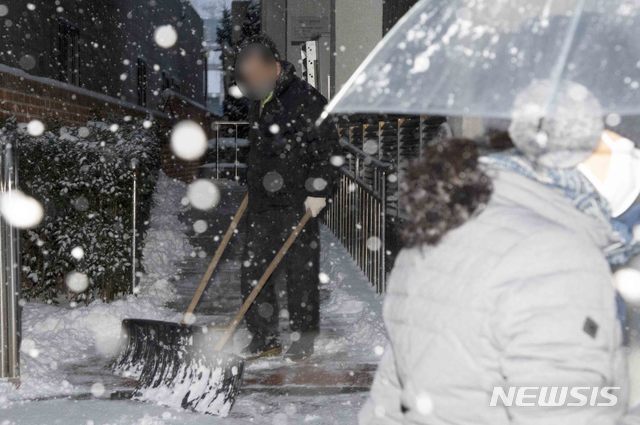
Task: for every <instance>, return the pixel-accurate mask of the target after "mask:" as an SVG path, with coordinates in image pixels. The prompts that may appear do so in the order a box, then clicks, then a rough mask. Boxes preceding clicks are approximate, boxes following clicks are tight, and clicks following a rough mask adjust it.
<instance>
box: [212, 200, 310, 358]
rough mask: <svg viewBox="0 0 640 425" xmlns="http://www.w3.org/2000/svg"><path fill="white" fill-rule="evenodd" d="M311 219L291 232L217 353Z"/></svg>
mask: <svg viewBox="0 0 640 425" xmlns="http://www.w3.org/2000/svg"><path fill="white" fill-rule="evenodd" d="M310 219H311V211H307V212H306V214H305V215H304V217H302V219H301V220H300V223H298V226H297V227H296V228H295V229H294V230H293V232H291V234H290V235H289V237H288V238H287V240H286V241H285V243H284V245H282V248H280V251H278V253H277V254H276V256H275V257H274V258H273V260H271V264H269V267H267V270H266V271H265V272H264V274H263V275H262V277H261V278H260V280H259V281H258V284H257V285H256V286H255V287H254V288H253V290H252V291H251V293H250V294H249V296H248V297H247V299H246V300H245V301H244V303H243V304H242V307H240V310H239V311H238V312H237V313H236V315H235V317H234V318H233V320H232V321H231V323H230V324H229V326H228V327H227V330H226V331H225V333H224V335H223V336H222V338H220V340H219V341H218V343H217V344H216V346H215V348H214V349H215V351H221V350H222V349H223V348H224V346H225V345H227V342H229V340H230V339H231V337H232V336H233V334H234V332H235V331H236V328H237V327H238V325H239V324H240V322H242V319H243V318H244V315H245V314H246V313H247V311H248V310H249V307H251V304H253V302H254V301H255V300H256V298H257V297H258V294H259V293H260V291H261V290H262V288H263V287H264V285H266V283H267V281H268V280H269V278H270V277H271V275H272V274H273V272H274V271H275V270H276V268H277V267H278V265H279V264H280V262H281V261H282V259H283V258H284V256H285V254H286V253H287V251H289V248H291V245H293V243H294V242H295V241H296V238H297V237H298V235H300V233H301V232H302V229H304V226H306V224H307V222H308V221H309V220H310Z"/></svg>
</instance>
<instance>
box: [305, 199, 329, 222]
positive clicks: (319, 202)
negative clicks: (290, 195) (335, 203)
mask: <svg viewBox="0 0 640 425" xmlns="http://www.w3.org/2000/svg"><path fill="white" fill-rule="evenodd" d="M326 206H327V200H326V199H325V198H317V197H315V196H307V199H305V201H304V207H305V209H306V210H307V211H311V215H312V216H314V217H317V216H318V214H320V213H321V212H322V210H323V209H324V207H326Z"/></svg>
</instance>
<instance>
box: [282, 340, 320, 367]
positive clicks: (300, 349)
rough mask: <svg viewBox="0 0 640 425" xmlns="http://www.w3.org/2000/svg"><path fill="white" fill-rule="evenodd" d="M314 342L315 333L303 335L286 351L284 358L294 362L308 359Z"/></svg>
mask: <svg viewBox="0 0 640 425" xmlns="http://www.w3.org/2000/svg"><path fill="white" fill-rule="evenodd" d="M315 340H316V334H315V333H303V334H302V335H301V336H300V339H298V340H297V341H293V343H292V344H291V347H289V349H288V350H287V354H286V357H287V358H288V359H291V360H294V361H297V360H304V359H307V358H309V357H310V356H311V355H312V354H313V345H314V342H315Z"/></svg>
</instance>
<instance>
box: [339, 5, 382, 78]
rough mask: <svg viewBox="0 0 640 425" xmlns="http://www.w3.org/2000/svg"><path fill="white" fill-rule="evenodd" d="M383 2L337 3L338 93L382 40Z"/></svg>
mask: <svg viewBox="0 0 640 425" xmlns="http://www.w3.org/2000/svg"><path fill="white" fill-rule="evenodd" d="M382 3H383V0H335V8H336V12H335V19H336V43H335V46H336V81H335V88H336V91H338V90H339V89H340V87H341V86H342V85H343V84H344V83H345V82H346V81H347V80H348V79H349V77H350V76H351V74H353V72H354V71H355V70H356V68H357V67H358V65H360V63H362V61H363V60H364V59H365V58H366V57H367V55H368V54H369V52H371V50H372V49H373V48H374V47H375V45H376V44H377V43H378V42H379V41H380V40H381V39H382Z"/></svg>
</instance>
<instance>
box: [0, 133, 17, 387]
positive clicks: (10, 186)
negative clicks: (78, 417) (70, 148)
mask: <svg viewBox="0 0 640 425" xmlns="http://www.w3.org/2000/svg"><path fill="white" fill-rule="evenodd" d="M1 151H2V154H1V155H0V179H2V181H1V182H0V185H1V186H0V189H1V191H2V192H3V193H10V192H12V191H15V190H16V189H17V185H18V167H17V163H16V155H15V149H14V147H13V146H12V145H11V143H7V142H6V141H3V145H2V147H1ZM19 238H20V234H19V232H18V230H17V229H16V228H14V227H12V226H11V225H10V224H9V223H7V221H6V220H4V218H0V380H5V379H6V380H9V381H15V382H17V381H18V379H19V377H20V350H19V346H20V328H21V324H20V306H19V303H18V299H19V296H20V270H21V269H20V241H19Z"/></svg>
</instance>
